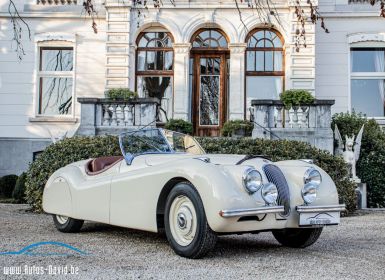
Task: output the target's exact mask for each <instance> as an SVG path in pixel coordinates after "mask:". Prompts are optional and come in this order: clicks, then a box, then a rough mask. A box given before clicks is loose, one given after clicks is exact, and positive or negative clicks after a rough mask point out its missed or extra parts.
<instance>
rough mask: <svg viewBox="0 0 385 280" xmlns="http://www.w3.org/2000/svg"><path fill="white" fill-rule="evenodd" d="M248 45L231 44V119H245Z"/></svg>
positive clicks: (229, 102)
mask: <svg viewBox="0 0 385 280" xmlns="http://www.w3.org/2000/svg"><path fill="white" fill-rule="evenodd" d="M246 46H247V44H246V43H236V44H229V49H230V69H229V71H230V73H229V74H230V88H229V100H228V107H229V119H230V120H235V119H242V120H243V119H244V114H245V112H244V104H245V51H246Z"/></svg>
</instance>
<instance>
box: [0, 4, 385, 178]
mask: <svg viewBox="0 0 385 280" xmlns="http://www.w3.org/2000/svg"><path fill="white" fill-rule="evenodd" d="M95 2H96V3H97V4H98V5H97V10H98V16H97V19H96V23H97V28H98V33H97V34H95V33H94V32H93V30H92V28H91V20H90V19H89V18H87V17H85V16H84V15H82V14H81V11H82V7H81V5H82V1H79V0H78V1H73V0H65V1H64V0H63V1H59V0H57V1H41V0H40V1H36V0H18V1H15V3H16V4H17V7H18V10H19V11H20V12H21V14H22V16H23V18H24V19H25V20H26V22H27V23H28V25H29V26H30V28H31V40H28V38H26V37H24V38H23V46H24V49H25V53H26V55H25V56H23V59H22V61H21V62H19V61H18V59H17V55H16V54H15V53H14V52H13V48H14V47H15V46H14V44H12V41H11V39H12V36H13V31H12V25H11V22H10V17H9V15H8V12H7V8H8V1H6V0H2V2H1V5H0V42H1V46H0V114H1V118H0V145H1V146H0V156H1V160H0V175H2V174H9V173H20V172H21V171H23V170H25V169H26V167H27V164H28V162H30V161H32V160H33V156H34V153H35V154H36V152H38V151H41V150H42V149H43V148H44V147H45V146H46V145H47V144H49V143H50V142H51V140H50V139H51V134H52V135H53V136H54V137H60V136H62V135H64V134H67V136H71V135H72V134H74V133H75V132H76V130H77V128H78V127H79V122H80V120H81V106H80V104H79V103H78V102H77V99H78V98H81V97H93V98H103V97H104V95H105V91H106V90H108V89H111V88H119V87H122V88H129V89H131V90H133V91H136V92H138V93H139V96H140V97H143V98H147V97H149V98H157V99H159V102H160V104H161V107H162V109H163V111H164V115H165V116H167V117H168V118H169V119H170V118H178V119H184V120H187V121H191V122H192V123H193V124H194V128H195V133H196V134H199V135H218V132H219V129H220V127H221V126H222V125H223V123H224V122H225V121H227V120H231V119H245V118H248V115H249V110H248V108H249V106H250V100H252V99H278V98H279V93H281V92H282V91H283V90H284V89H306V90H309V91H310V92H312V93H313V94H314V95H315V97H316V98H317V99H335V100H336V104H335V105H334V106H333V107H332V111H333V113H335V112H346V111H350V110H351V109H352V108H354V106H356V107H357V109H362V110H369V111H370V112H372V111H373V110H374V111H373V112H376V115H375V116H373V117H377V118H379V119H381V118H382V117H384V106H383V102H384V91H383V88H382V91H381V85H382V86H383V81H384V79H385V78H384V73H385V70H384V69H382V68H381V67H382V66H381V63H383V61H381V58H378V57H380V56H381V53H382V52H383V48H384V47H385V38H384V36H385V35H384V34H385V33H383V31H382V30H385V19H382V18H380V17H379V16H378V15H379V9H378V7H377V9H373V8H372V7H369V5H368V4H367V3H362V4H356V3H350V2H347V1H344V0H321V1H320V3H319V4H320V9H321V11H322V13H323V14H324V16H325V22H326V23H327V25H328V27H329V29H330V34H325V33H324V32H323V31H322V30H321V29H319V28H318V27H317V28H316V27H315V26H314V25H312V24H307V25H306V45H307V47H306V48H303V47H302V48H301V49H300V51H299V52H297V51H296V49H295V32H296V29H297V27H298V25H297V21H296V16H295V13H294V12H295V11H294V2H291V1H287V0H277V1H274V3H276V9H277V12H278V14H279V18H280V21H281V22H280V23H278V22H276V19H275V18H274V17H270V21H271V22H270V23H269V24H268V25H266V24H264V23H262V22H261V20H260V18H259V17H258V16H257V14H256V11H253V10H250V9H249V8H247V5H246V4H242V5H241V10H242V19H243V23H242V22H241V20H240V17H239V14H238V11H237V9H236V7H235V5H234V1H232V0H226V1H225V0H223V1H193V0H179V1H176V6H172V5H170V4H168V3H167V2H166V1H165V3H164V6H163V7H162V8H161V9H160V10H158V9H148V10H143V11H141V16H138V11H137V10H135V9H133V8H132V6H131V3H130V1H126V2H122V1H111V0H107V1H105V2H104V1H103V2H102V1H98V0H97V1H95ZM314 3H315V5H317V3H316V2H314ZM102 4H103V5H102ZM24 34H25V33H24ZM357 48H368V50H367V51H366V50H362V52H360V53H358V55H356V57H358V61H356V65H359V63H361V61H364V60H365V56H366V55H367V56H368V57H369V58H373V57H374V58H373V59H376V60H373V63H374V64H373V65H374V66H373V65H369V64H370V63H369V64H368V65H366V64H365V65H364V66H363V67H364V68H365V67H366V68H367V69H369V70H367V72H365V71H364V72H361V70H360V66H357V67H358V68H357V70H359V71H360V72H357V71H351V70H350V69H351V60H352V58H351V56H352V55H354V54H352V51H353V52H354V51H361V50H357ZM372 52H374V54H373V53H372ZM355 59H357V58H355ZM382 59H383V58H382ZM370 67H372V68H370ZM373 67H374V68H373ZM381 70H382V71H381ZM373 72H375V73H373ZM357 73H358V74H357ZM368 77H369V78H368ZM360 79H361V80H363V81H366V80H368V79H372V80H375V81H376V82H371V81H369V84H370V85H365V83H364V84H363V85H362V84H360V82H355V80H360ZM352 80H353V81H352ZM381 81H382V82H381ZM352 84H353V87H354V89H353V90H354V94H353V95H354V97H353V98H352V95H351V91H352ZM365 86H367V87H369V89H376V90H377V92H374V93H373V94H372V95H373V96H374V97H371V98H369V99H365V98H364V101H365V100H366V101H368V100H369V101H371V102H372V105H370V106H366V107H365V106H361V105H360V103H361V95H360V92H362V93H365V88H364V89H362V87H365ZM360 87H361V89H360ZM381 98H382V99H381ZM379 100H382V107H381V106H379V104H380V103H379V102H378V101H379ZM381 108H382V109H381ZM381 110H382V111H381ZM381 112H382V113H381ZM365 113H368V112H365ZM369 115H370V114H369ZM9 157H10V158H11V160H8V158H9Z"/></svg>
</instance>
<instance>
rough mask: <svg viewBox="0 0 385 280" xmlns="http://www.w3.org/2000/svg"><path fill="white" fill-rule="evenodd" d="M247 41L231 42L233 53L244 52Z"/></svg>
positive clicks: (230, 46) (230, 47)
mask: <svg viewBox="0 0 385 280" xmlns="http://www.w3.org/2000/svg"><path fill="white" fill-rule="evenodd" d="M246 47H247V44H246V43H231V44H229V49H230V52H231V53H244V52H245V50H246Z"/></svg>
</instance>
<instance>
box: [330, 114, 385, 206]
mask: <svg viewBox="0 0 385 280" xmlns="http://www.w3.org/2000/svg"><path fill="white" fill-rule="evenodd" d="M335 124H337V126H338V129H339V130H340V132H341V136H342V137H343V140H344V141H345V135H348V136H351V135H352V134H354V135H357V133H358V131H359V130H360V128H361V126H362V125H363V124H365V128H364V133H363V135H362V142H361V152H360V158H359V160H358V162H357V166H356V168H357V176H358V177H359V178H360V179H361V181H362V182H363V183H366V184H367V187H368V206H369V207H385V132H384V131H383V130H381V128H380V127H379V125H378V124H377V123H376V121H375V120H368V119H366V118H365V117H364V115H362V114H357V113H354V112H353V113H351V114H349V113H339V114H335V115H334V116H333V121H332V129H334V125H335Z"/></svg>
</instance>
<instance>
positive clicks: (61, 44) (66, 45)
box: [34, 41, 76, 120]
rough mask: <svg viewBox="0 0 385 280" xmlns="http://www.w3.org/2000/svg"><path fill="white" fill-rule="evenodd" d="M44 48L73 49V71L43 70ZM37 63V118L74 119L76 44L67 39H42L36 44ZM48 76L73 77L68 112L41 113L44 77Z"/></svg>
mask: <svg viewBox="0 0 385 280" xmlns="http://www.w3.org/2000/svg"><path fill="white" fill-rule="evenodd" d="M44 49H53V50H72V64H73V66H72V71H43V70H41V69H42V51H43V50H44ZM36 53H37V54H36V57H37V58H36V64H35V72H36V74H35V75H34V76H35V77H36V106H35V116H36V117H37V118H44V119H64V120H65V119H69V120H73V118H74V116H75V107H76V100H75V89H76V75H75V73H76V48H75V44H74V43H72V42H67V41H42V42H39V43H38V44H37V46H36ZM48 77H61V78H71V79H72V92H71V96H72V104H71V111H70V112H69V113H68V114H62V115H61V114H56V115H49V114H44V113H41V107H42V94H43V93H42V78H48Z"/></svg>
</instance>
